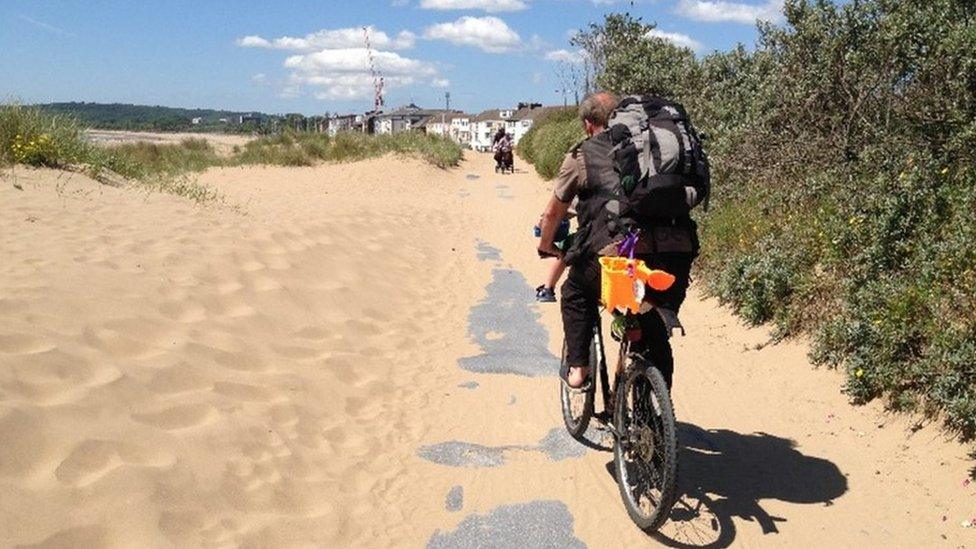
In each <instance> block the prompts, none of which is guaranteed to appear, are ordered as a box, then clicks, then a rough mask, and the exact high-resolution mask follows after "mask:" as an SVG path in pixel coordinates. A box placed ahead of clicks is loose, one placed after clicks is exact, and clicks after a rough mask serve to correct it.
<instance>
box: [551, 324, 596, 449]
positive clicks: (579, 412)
mask: <svg viewBox="0 0 976 549" xmlns="http://www.w3.org/2000/svg"><path fill="white" fill-rule="evenodd" d="M598 352H599V349H597V346H596V336H594V339H593V341H591V342H590V368H589V369H590V387H589V389H588V390H587V391H586V392H585V393H582V394H580V393H577V392H573V391H570V390H569V389H568V388H567V387H566V384H565V383H564V382H562V381H560V383H559V401H560V402H561V403H562V409H563V422H564V423H565V424H566V430H567V431H569V434H570V436H572V437H573V438H575V439H577V440H579V439H582V438H583V434H584V433H586V428H587V427H589V425H590V418H592V417H593V398H594V395H595V394H596V379H597V364H599V357H598V356H597V353H598ZM566 368H567V365H566V342H565V341H564V342H563V356H562V362H561V364H560V366H559V372H560V374H563V373H565V372H566Z"/></svg>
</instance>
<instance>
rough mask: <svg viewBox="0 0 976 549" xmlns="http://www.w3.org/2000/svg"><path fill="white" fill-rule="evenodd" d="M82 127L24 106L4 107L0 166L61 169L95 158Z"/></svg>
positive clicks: (1, 110)
mask: <svg viewBox="0 0 976 549" xmlns="http://www.w3.org/2000/svg"><path fill="white" fill-rule="evenodd" d="M92 149H93V147H92V146H91V145H90V144H89V143H88V142H87V141H85V139H84V134H83V132H82V130H81V128H80V127H79V126H78V124H77V123H76V122H75V121H74V120H72V119H70V118H67V117H64V116H51V115H47V114H44V113H42V112H41V111H40V110H38V109H36V108H31V107H23V106H21V105H16V104H12V105H0V164H26V165H29V166H50V167H57V166H63V165H67V164H73V163H76V162H84V161H86V160H87V159H88V158H89V157H91V156H92V155H93V150H92Z"/></svg>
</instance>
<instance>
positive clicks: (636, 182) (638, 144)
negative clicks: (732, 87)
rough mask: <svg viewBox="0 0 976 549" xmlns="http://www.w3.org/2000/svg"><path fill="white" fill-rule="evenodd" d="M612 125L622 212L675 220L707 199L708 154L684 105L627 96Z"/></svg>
mask: <svg viewBox="0 0 976 549" xmlns="http://www.w3.org/2000/svg"><path fill="white" fill-rule="evenodd" d="M607 127H608V130H607V132H608V134H609V137H610V142H611V143H612V145H613V149H612V152H611V154H612V157H613V158H612V160H613V168H614V171H615V172H616V176H617V177H619V181H620V187H621V190H622V192H623V195H624V196H625V197H626V198H625V200H623V201H622V204H621V205H622V206H623V208H622V209H623V210H624V211H622V212H621V213H622V214H628V215H629V216H632V217H637V218H640V217H644V218H657V219H667V218H676V217H681V216H684V215H687V213H688V211H689V210H691V208H693V207H695V206H697V205H698V204H700V203H701V202H703V201H705V200H706V199H707V198H708V194H709V191H710V189H711V179H710V173H709V167H708V156H707V155H706V154H705V151H704V149H703V148H702V143H701V138H700V137H699V136H698V133H697V132H696V131H695V128H694V126H692V124H691V121H690V120H689V119H688V115H687V113H686V112H685V109H684V107H683V106H681V105H680V104H679V103H675V102H672V101H668V100H665V99H661V98H660V97H654V96H647V95H645V96H641V95H631V96H627V97H625V98H624V99H623V100H622V101H620V104H618V105H617V108H616V110H615V111H614V112H613V115H612V116H611V117H610V120H609V122H608V123H607ZM706 204H707V203H706Z"/></svg>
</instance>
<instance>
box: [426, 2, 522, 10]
mask: <svg viewBox="0 0 976 549" xmlns="http://www.w3.org/2000/svg"><path fill="white" fill-rule="evenodd" d="M420 7H421V8H423V9H425V10H484V11H486V12H488V13H499V12H503V11H521V10H524V9H526V8H528V7H529V0H420Z"/></svg>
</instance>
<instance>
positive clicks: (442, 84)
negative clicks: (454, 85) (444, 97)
mask: <svg viewBox="0 0 976 549" xmlns="http://www.w3.org/2000/svg"><path fill="white" fill-rule="evenodd" d="M430 85H431V86H434V87H435V88H448V87H450V86H451V81H450V80H448V79H447V78H435V79H433V80H431V81H430Z"/></svg>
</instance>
